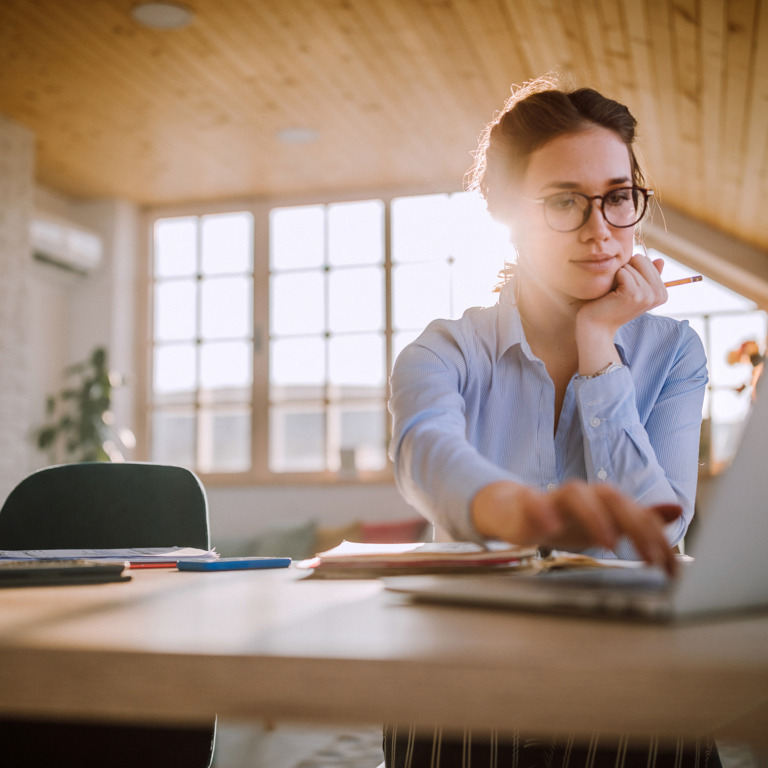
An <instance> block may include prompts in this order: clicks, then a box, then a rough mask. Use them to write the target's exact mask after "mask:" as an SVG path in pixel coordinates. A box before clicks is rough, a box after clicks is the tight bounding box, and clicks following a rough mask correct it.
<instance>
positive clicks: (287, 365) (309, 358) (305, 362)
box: [269, 338, 325, 387]
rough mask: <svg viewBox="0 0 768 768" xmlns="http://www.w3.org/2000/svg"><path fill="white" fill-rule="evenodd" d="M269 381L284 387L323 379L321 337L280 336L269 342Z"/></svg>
mask: <svg viewBox="0 0 768 768" xmlns="http://www.w3.org/2000/svg"><path fill="white" fill-rule="evenodd" d="M269 381H270V384H271V386H273V387H275V386H278V387H286V386H291V385H293V386H297V385H298V386H300V385H307V384H310V385H311V384H314V385H316V386H322V385H323V383H324V382H325V343H324V342H323V340H322V339H321V338H303V339H280V340H277V341H273V342H272V343H271V345H270V357H269Z"/></svg>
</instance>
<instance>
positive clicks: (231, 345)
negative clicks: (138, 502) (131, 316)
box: [150, 212, 253, 473]
mask: <svg viewBox="0 0 768 768" xmlns="http://www.w3.org/2000/svg"><path fill="white" fill-rule="evenodd" d="M252 243H253V217H252V216H251V214H250V213H243V212H236V213H226V214H216V215H204V216H186V217H179V218H167V219H160V220H158V221H157V222H156V224H155V229H154V259H153V286H152V287H153V292H152V295H153V313H152V314H153V332H152V355H151V358H152V363H151V365H152V401H151V409H150V413H151V435H152V441H151V454H150V455H151V459H152V461H157V462H168V463H176V464H181V465H185V466H189V467H194V468H195V469H198V470H199V471H201V472H204V473H211V472H242V471H246V470H247V469H249V467H250V463H251V432H252V430H251V421H252V419H251V417H252V413H253V403H252V383H253V245H252Z"/></svg>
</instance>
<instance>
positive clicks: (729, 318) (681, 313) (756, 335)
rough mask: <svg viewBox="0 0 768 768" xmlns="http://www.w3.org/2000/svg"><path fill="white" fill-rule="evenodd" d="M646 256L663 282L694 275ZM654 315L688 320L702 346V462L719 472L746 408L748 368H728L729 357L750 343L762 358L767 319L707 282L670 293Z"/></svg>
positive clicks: (731, 449)
mask: <svg viewBox="0 0 768 768" xmlns="http://www.w3.org/2000/svg"><path fill="white" fill-rule="evenodd" d="M649 256H651V258H657V257H659V256H661V257H662V258H663V259H664V279H665V280H675V279H677V278H678V277H687V276H689V275H692V274H694V272H693V270H691V269H689V268H688V267H685V266H683V265H682V264H680V263H678V262H676V261H674V260H673V259H670V258H669V257H668V256H665V255H664V254H660V253H658V252H652V251H650V250H649ZM654 311H655V312H657V313H659V314H663V315H668V316H670V317H676V318H678V319H687V320H688V321H689V322H690V324H691V327H692V328H693V329H694V330H695V331H696V332H697V333H698V334H699V336H700V337H701V340H702V342H703V343H704V349H705V351H706V354H707V363H708V369H709V384H708V386H707V393H706V396H705V399H704V425H703V432H702V459H703V461H704V462H707V463H711V465H712V466H714V467H720V466H722V465H723V464H726V463H727V462H728V461H730V459H731V458H733V454H734V451H735V449H736V447H737V446H738V440H739V436H740V434H741V432H740V429H741V424H742V422H743V420H744V418H745V416H746V415H747V412H748V410H749V407H750V402H751V399H750V386H749V384H750V380H751V376H752V369H751V368H752V367H751V365H750V364H749V363H747V362H738V363H735V364H734V363H729V361H728V359H729V353H731V352H732V350H734V349H736V348H738V347H739V346H740V345H741V344H742V343H743V342H745V341H750V340H754V341H756V342H757V343H758V345H759V348H760V351H761V352H764V351H765V339H766V336H767V335H768V315H766V313H765V312H764V311H762V310H759V309H758V308H757V305H756V304H755V303H754V302H752V301H750V300H749V299H746V298H744V297H743V296H741V295H739V294H738V293H735V292H733V291H731V290H729V289H728V288H725V287H724V286H722V285H720V284H718V283H716V282H714V281H713V280H709V279H706V278H705V279H704V281H703V282H701V283H696V284H693V285H689V286H681V287H679V288H672V289H670V291H669V300H668V301H667V303H666V304H664V305H663V306H661V307H658V308H657V309H656V310H654Z"/></svg>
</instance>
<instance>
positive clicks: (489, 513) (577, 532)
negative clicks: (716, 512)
mask: <svg viewBox="0 0 768 768" xmlns="http://www.w3.org/2000/svg"><path fill="white" fill-rule="evenodd" d="M471 514H472V520H473V523H474V526H475V529H476V530H477V532H478V533H479V534H480V535H481V536H483V537H484V538H487V539H498V540H501V541H508V542H510V543H512V544H519V545H521V546H530V545H537V546H543V547H549V548H552V549H562V550H568V551H579V550H582V549H585V548H587V547H590V546H598V547H604V548H607V549H611V548H612V547H614V546H615V544H616V542H617V540H618V538H619V537H620V536H627V537H628V538H629V539H630V540H631V541H632V543H633V544H634V545H635V547H636V549H637V551H638V552H639V553H640V555H641V556H642V558H643V559H644V560H645V561H647V562H648V563H651V564H655V565H660V566H662V567H663V568H664V569H665V570H666V571H667V572H668V573H670V574H672V573H674V571H675V567H676V560H675V556H674V552H673V550H672V548H671V547H670V545H669V543H668V542H667V540H666V538H665V536H664V526H665V525H666V524H667V523H670V522H672V521H673V520H675V519H676V518H677V517H679V516H680V514H682V508H681V507H680V506H679V505H677V504H666V505H660V506H654V507H643V506H640V505H639V504H637V503H636V502H635V501H633V500H632V499H630V498H629V497H628V496H625V495H624V494H623V493H621V492H620V491H619V490H617V489H616V488H615V487H613V486H611V485H608V484H605V483H586V482H583V481H571V482H569V483H567V484H565V485H563V486H561V487H559V488H557V489H555V490H553V491H548V492H546V493H543V492H540V491H535V490H533V489H531V488H529V487H527V486H525V485H521V484H518V483H514V482H510V481H500V482H496V483H491V484H490V485H487V486H485V487H484V488H482V489H480V491H479V492H478V493H477V494H476V495H475V498H474V499H473V500H472V507H471Z"/></svg>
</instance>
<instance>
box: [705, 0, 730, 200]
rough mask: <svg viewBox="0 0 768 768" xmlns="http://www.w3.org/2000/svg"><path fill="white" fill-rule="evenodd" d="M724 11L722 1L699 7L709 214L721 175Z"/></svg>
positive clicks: (725, 22)
mask: <svg viewBox="0 0 768 768" xmlns="http://www.w3.org/2000/svg"><path fill="white" fill-rule="evenodd" d="M726 26H727V18H726V10H725V3H724V0H709V2H706V3H702V4H701V30H700V35H701V99H700V101H701V111H700V117H699V119H700V121H701V139H700V142H699V153H700V156H701V162H702V165H703V187H704V190H703V193H702V197H703V201H704V209H705V210H706V211H708V212H715V211H716V210H717V200H718V198H719V186H720V178H721V173H722V155H721V152H720V145H721V127H722V124H721V117H720V116H721V110H722V103H723V83H724V77H725V65H724V61H723V57H724V54H725V35H726Z"/></svg>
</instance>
